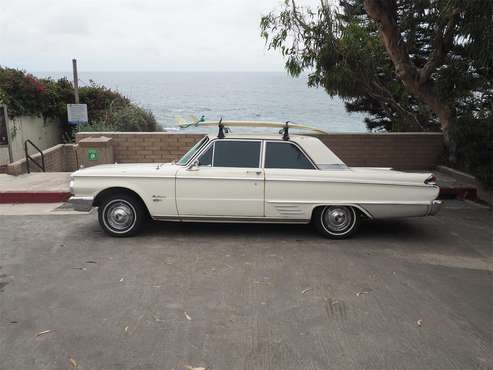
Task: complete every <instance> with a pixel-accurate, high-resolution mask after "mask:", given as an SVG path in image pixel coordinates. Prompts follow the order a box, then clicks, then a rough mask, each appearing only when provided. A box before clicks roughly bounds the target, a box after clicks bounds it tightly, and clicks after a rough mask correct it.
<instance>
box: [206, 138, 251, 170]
mask: <svg viewBox="0 0 493 370" xmlns="http://www.w3.org/2000/svg"><path fill="white" fill-rule="evenodd" d="M214 145H215V148H214V156H213V157H214V158H213V162H212V166H213V167H246V168H258V167H259V164H260V141H241V140H217V141H216V142H215V143H214Z"/></svg>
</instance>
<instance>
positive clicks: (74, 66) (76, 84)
mask: <svg viewBox="0 0 493 370" xmlns="http://www.w3.org/2000/svg"><path fill="white" fill-rule="evenodd" d="M72 70H73V72H74V97H75V104H79V76H78V74H77V59H72Z"/></svg>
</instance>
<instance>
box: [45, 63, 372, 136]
mask: <svg viewBox="0 0 493 370" xmlns="http://www.w3.org/2000/svg"><path fill="white" fill-rule="evenodd" d="M36 75H37V76H38V77H52V78H61V77H63V76H65V77H67V78H69V79H72V77H71V72H38V73H36ZM79 80H80V83H79V84H80V86H84V85H88V84H89V83H90V81H91V80H92V81H94V82H95V83H97V84H101V85H104V86H107V87H109V88H111V89H115V90H118V91H119V92H121V93H122V94H124V95H125V96H127V97H128V98H130V99H131V100H132V101H133V102H135V103H137V104H139V105H140V106H142V107H144V108H146V109H149V110H151V111H152V112H153V113H154V116H155V117H156V120H157V121H158V122H159V124H160V125H161V126H162V127H163V128H165V129H167V130H177V129H178V127H177V121H176V118H177V117H183V118H184V119H185V120H187V121H188V120H191V118H190V117H191V116H196V117H200V116H202V115H204V116H205V118H206V119H219V118H220V117H223V119H225V120H265V121H282V122H285V121H292V122H296V123H303V124H307V125H310V126H314V127H317V128H321V129H323V130H326V131H329V132H331V131H332V132H365V131H366V126H365V123H364V122H363V119H364V117H365V115H363V114H358V113H348V112H346V110H345V108H344V103H343V101H342V100H341V99H339V98H337V97H334V98H331V97H330V96H329V95H327V93H326V92H325V91H324V90H323V89H322V88H318V89H317V88H309V87H308V86H307V85H306V77H300V78H291V77H289V76H288V75H287V74H286V73H285V72H79ZM187 130H191V131H197V130H200V131H204V128H192V129H187ZM235 130H239V131H241V129H240V128H236V129H235Z"/></svg>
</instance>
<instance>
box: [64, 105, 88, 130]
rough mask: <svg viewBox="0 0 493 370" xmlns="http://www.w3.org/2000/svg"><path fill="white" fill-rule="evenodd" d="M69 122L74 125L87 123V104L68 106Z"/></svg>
mask: <svg viewBox="0 0 493 370" xmlns="http://www.w3.org/2000/svg"><path fill="white" fill-rule="evenodd" d="M67 113H68V122H69V123H70V124H72V125H80V124H81V123H87V122H89V120H88V119H87V104H67Z"/></svg>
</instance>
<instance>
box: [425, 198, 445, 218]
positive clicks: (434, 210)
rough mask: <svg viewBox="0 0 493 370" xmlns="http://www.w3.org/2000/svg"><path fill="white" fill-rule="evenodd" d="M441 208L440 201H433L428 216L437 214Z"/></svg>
mask: <svg viewBox="0 0 493 370" xmlns="http://www.w3.org/2000/svg"><path fill="white" fill-rule="evenodd" d="M440 208H442V201H441V200H434V201H433V202H431V204H430V211H429V212H428V215H429V216H434V215H436V214H437V213H438V211H439V210H440Z"/></svg>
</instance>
